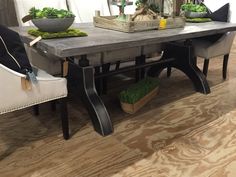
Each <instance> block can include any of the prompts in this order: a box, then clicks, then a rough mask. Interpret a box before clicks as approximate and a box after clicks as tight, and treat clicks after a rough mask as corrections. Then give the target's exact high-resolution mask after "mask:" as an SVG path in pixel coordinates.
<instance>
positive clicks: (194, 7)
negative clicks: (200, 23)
mask: <svg viewBox="0 0 236 177" xmlns="http://www.w3.org/2000/svg"><path fill="white" fill-rule="evenodd" d="M181 10H182V11H184V14H185V17H187V18H202V17H205V16H206V15H207V8H206V6H204V5H202V4H193V3H185V4H183V5H182V6H181Z"/></svg>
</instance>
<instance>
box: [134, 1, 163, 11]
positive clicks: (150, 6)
mask: <svg viewBox="0 0 236 177" xmlns="http://www.w3.org/2000/svg"><path fill="white" fill-rule="evenodd" d="M143 4H147V6H148V8H149V9H151V10H152V11H153V12H155V13H159V12H160V7H159V5H158V4H148V1H147V0H137V1H136V2H135V5H136V6H137V7H141V6H142V5H143Z"/></svg>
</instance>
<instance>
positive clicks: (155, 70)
mask: <svg viewBox="0 0 236 177" xmlns="http://www.w3.org/2000/svg"><path fill="white" fill-rule="evenodd" d="M72 27H73V28H79V29H80V30H81V31H83V32H86V33H87V34H88V36H86V37H71V38H57V39H42V40H40V41H38V42H37V43H36V44H35V45H33V47H34V48H35V49H36V50H38V51H39V52H40V53H47V54H50V55H53V56H56V57H59V58H61V59H62V60H63V61H64V60H67V61H68V63H69V66H68V82H73V83H74V85H75V86H76V88H77V91H78V93H79V95H80V98H81V99H82V101H83V103H84V105H85V106H86V108H87V110H88V112H89V115H90V118H91V121H92V123H93V126H94V129H95V131H97V132H98V133H99V134H101V135H102V136H106V135H110V134H111V133H112V132H113V131H114V129H113V124H112V121H111V118H110V115H109V113H108V111H107V109H106V107H105V105H104V103H103V100H102V99H101V97H100V95H99V94H98V92H97V89H96V87H95V80H96V79H101V78H106V77H109V76H112V75H114V74H119V73H123V72H127V71H131V70H135V71H138V73H141V76H140V77H141V78H142V77H143V76H142V71H143V69H144V68H148V71H147V73H148V75H150V76H158V75H159V74H160V72H161V71H162V70H163V69H164V68H166V67H174V68H177V69H179V70H181V71H182V72H183V73H184V74H185V75H186V76H187V77H188V78H189V79H190V80H191V82H192V84H193V86H194V88H195V90H196V91H197V92H201V93H203V94H209V93H210V87H209V84H208V82H207V80H206V77H205V76H204V74H203V73H202V71H201V70H200V69H199V68H198V66H197V64H196V57H195V56H194V50H193V47H192V45H191V39H194V38H199V37H206V36H210V35H215V34H221V33H222V34H223V33H227V32H230V31H236V24H233V23H226V22H216V21H212V22H206V23H186V25H185V26H184V27H183V28H173V29H164V30H148V31H141V32H134V33H125V32H119V31H114V30H109V29H103V28H98V27H95V26H94V25H93V23H81V24H73V26H72ZM30 28H32V27H12V28H11V29H13V30H15V31H17V32H18V33H19V35H20V36H21V39H22V41H23V42H24V43H25V44H29V43H30V42H31V41H32V40H34V39H35V37H34V36H31V35H29V34H28V30H29V29H30ZM159 44H164V46H165V48H164V49H163V51H164V54H163V56H162V58H161V59H160V60H157V61H156V60H155V61H153V62H145V61H146V58H147V57H146V56H147V55H146V53H145V52H144V49H145V47H146V48H147V46H153V45H159ZM134 48H135V49H136V50H135V51H138V54H137V57H136V58H135V59H136V60H137V61H141V62H137V63H136V64H135V65H132V66H127V67H124V68H116V69H115V70H109V69H108V70H106V72H95V67H94V65H93V62H94V61H93V60H95V59H96V57H92V58H90V57H88V56H90V55H94V56H99V57H101V56H104V54H107V53H109V54H114V55H117V54H124V55H129V54H130V53H131V52H129V51H133V49H134ZM127 51H128V52H127ZM97 54H100V55H97ZM75 58H79V59H78V61H77V60H75ZM114 58H115V57H114ZM124 58H125V57H124ZM135 59H134V60H135ZM107 63H112V59H110V60H109V61H108V62H107ZM107 63H106V60H103V62H102V65H103V66H106V64H107Z"/></svg>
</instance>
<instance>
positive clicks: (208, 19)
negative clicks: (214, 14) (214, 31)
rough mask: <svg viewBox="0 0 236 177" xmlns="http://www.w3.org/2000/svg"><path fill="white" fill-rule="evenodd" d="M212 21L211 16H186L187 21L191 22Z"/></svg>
mask: <svg viewBox="0 0 236 177" xmlns="http://www.w3.org/2000/svg"><path fill="white" fill-rule="evenodd" d="M210 21H212V20H211V19H210V18H186V22H190V23H203V22H210Z"/></svg>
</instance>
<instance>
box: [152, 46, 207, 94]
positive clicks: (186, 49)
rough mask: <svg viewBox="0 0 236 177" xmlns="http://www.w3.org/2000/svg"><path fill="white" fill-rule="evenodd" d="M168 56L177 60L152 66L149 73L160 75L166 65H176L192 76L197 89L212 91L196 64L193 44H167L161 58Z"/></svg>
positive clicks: (164, 58)
mask: <svg viewBox="0 0 236 177" xmlns="http://www.w3.org/2000/svg"><path fill="white" fill-rule="evenodd" d="M168 58H175V60H174V61H171V62H169V63H167V64H166V65H162V66H153V67H151V68H150V70H149V71H148V75H150V76H158V75H159V74H160V73H161V71H162V70H163V69H164V68H165V67H175V68H177V69H179V70H181V71H182V72H184V73H185V74H186V75H187V76H188V77H189V78H190V80H191V81H192V83H193V85H194V87H195V89H196V91H198V92H201V93H204V94H208V93H210V87H209V85H208V82H207V80H206V77H205V76H204V74H203V73H202V72H201V71H200V69H199V68H198V67H197V65H196V61H195V60H196V58H195V57H194V55H193V47H192V46H191V45H183V44H182V43H169V44H167V45H166V49H165V51H164V55H163V57H162V59H161V60H164V61H165V60H166V59H168Z"/></svg>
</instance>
